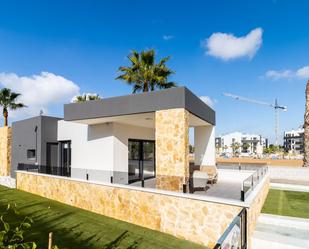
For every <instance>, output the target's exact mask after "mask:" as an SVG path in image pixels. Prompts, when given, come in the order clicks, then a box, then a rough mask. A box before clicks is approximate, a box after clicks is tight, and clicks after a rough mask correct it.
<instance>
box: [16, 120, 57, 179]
mask: <svg viewBox="0 0 309 249" xmlns="http://www.w3.org/2000/svg"><path fill="white" fill-rule="evenodd" d="M59 120H60V118H56V117H48V116H37V117H33V118H29V119H25V120H21V121H16V122H13V123H12V166H11V176H13V177H15V170H17V166H18V164H28V165H44V166H46V165H47V166H56V165H58V162H57V160H58V142H57V129H58V121H59Z"/></svg>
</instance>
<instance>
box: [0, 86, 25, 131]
mask: <svg viewBox="0 0 309 249" xmlns="http://www.w3.org/2000/svg"><path fill="white" fill-rule="evenodd" d="M19 96H20V94H19V93H14V92H12V91H11V89H9V88H3V89H1V90H0V106H2V108H3V117H4V126H8V116H9V109H10V110H17V109H20V108H23V107H26V106H25V105H24V104H23V103H16V100H17V98H18V97H19Z"/></svg>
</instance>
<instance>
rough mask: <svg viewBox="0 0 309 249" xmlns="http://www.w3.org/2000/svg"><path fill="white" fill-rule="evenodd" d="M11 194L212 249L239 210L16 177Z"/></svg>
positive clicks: (172, 196)
mask: <svg viewBox="0 0 309 249" xmlns="http://www.w3.org/2000/svg"><path fill="white" fill-rule="evenodd" d="M16 179H17V189H20V190H24V191H27V192H30V193H33V194H36V195H40V196H43V197H46V198H49V199H53V200H57V201H59V202H62V203H65V204H68V205H72V206H75V207H79V208H83V209H86V210H89V211H92V212H95V213H98V214H101V215H105V216H109V217H112V218H115V219H119V220H123V221H126V222H130V223H133V224H136V225H139V226H143V227H146V228H150V229H153V230H157V231H160V232H164V233H168V234H171V235H174V236H176V237H178V238H181V239H186V240H190V241H193V242H195V243H199V244H202V245H205V246H208V247H211V248H213V247H214V245H215V244H216V242H217V241H218V239H219V238H220V236H221V235H222V234H223V233H224V231H225V230H226V228H227V227H228V225H229V224H230V223H231V222H232V220H233V219H234V217H235V216H236V215H238V213H239V212H240V211H241V210H242V208H243V207H241V206H237V205H231V204H222V203H216V202H211V201H205V200H201V198H198V197H194V198H193V197H192V198H188V195H186V194H181V193H172V192H169V191H162V190H149V189H139V188H136V187H131V186H130V187H129V186H121V185H116V184H114V185H112V184H101V183H94V182H87V181H83V180H76V179H71V178H65V177H58V176H46V175H41V174H35V173H30V172H20V171H17V178H16Z"/></svg>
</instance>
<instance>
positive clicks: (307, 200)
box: [262, 189, 309, 218]
mask: <svg viewBox="0 0 309 249" xmlns="http://www.w3.org/2000/svg"><path fill="white" fill-rule="evenodd" d="M262 213H268V214H275V215H284V216H292V217H299V218H309V193H308V192H295V191H285V190H275V189H270V190H269V194H268V196H267V199H266V202H265V204H264V206H263V209H262Z"/></svg>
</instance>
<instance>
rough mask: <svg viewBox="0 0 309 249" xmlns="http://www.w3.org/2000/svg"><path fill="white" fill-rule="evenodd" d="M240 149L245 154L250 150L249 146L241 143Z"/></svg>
mask: <svg viewBox="0 0 309 249" xmlns="http://www.w3.org/2000/svg"><path fill="white" fill-rule="evenodd" d="M241 148H242V151H243V152H245V153H246V152H248V149H249V148H250V144H248V143H243V144H242V146H241Z"/></svg>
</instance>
